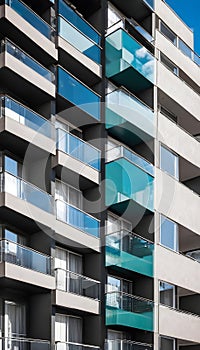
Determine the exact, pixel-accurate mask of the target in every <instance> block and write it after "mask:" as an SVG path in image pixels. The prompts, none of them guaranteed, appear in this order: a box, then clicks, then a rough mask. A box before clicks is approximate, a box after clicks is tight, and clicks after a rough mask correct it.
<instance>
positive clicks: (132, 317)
mask: <svg viewBox="0 0 200 350" xmlns="http://www.w3.org/2000/svg"><path fill="white" fill-rule="evenodd" d="M153 315H154V303H153V301H151V300H148V299H143V298H141V297H138V296H134V295H130V294H126V293H123V292H110V293H107V294H106V325H107V326H111V325H112V326H124V327H131V328H137V329H142V330H145V331H151V332H153V329H154V324H153V322H154V316H153Z"/></svg>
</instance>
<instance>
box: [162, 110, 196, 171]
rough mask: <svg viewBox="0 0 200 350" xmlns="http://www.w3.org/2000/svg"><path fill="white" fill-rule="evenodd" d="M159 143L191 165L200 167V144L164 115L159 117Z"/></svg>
mask: <svg viewBox="0 0 200 350" xmlns="http://www.w3.org/2000/svg"><path fill="white" fill-rule="evenodd" d="M157 135H158V141H160V142H162V143H163V144H165V145H166V146H168V147H169V148H171V149H172V150H174V151H175V152H176V153H177V154H179V155H180V156H181V157H183V158H185V159H186V160H188V161H189V162H190V163H192V164H195V165H196V166H197V167H200V156H199V155H200V142H198V141H197V140H196V139H195V138H193V137H192V136H190V135H189V134H188V133H187V132H185V131H184V130H183V129H181V128H179V127H178V126H177V125H176V124H175V123H173V122H172V121H171V120H169V119H168V118H166V117H165V116H164V115H163V114H162V113H159V115H158V134H157Z"/></svg>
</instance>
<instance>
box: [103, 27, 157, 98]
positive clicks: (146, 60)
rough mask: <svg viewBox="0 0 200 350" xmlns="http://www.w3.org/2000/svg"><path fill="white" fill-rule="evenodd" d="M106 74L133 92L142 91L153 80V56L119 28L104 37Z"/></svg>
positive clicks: (117, 83)
mask: <svg viewBox="0 0 200 350" xmlns="http://www.w3.org/2000/svg"><path fill="white" fill-rule="evenodd" d="M106 76H107V78H109V79H111V80H112V81H113V82H114V83H115V84H116V85H118V86H125V87H126V88H127V89H128V90H130V91H131V92H133V93H134V92H139V91H143V90H145V89H148V88H150V87H152V86H153V84H154V82H155V58H154V56H153V55H152V54H151V53H150V52H149V51H148V50H147V49H146V48H145V47H144V46H142V45H141V44H139V43H138V42H137V41H136V40H135V39H134V38H133V37H132V36H131V35H129V34H128V33H127V32H126V31H125V30H124V29H122V28H119V29H117V30H115V31H114V32H113V33H111V34H109V35H108V36H107V37H106Z"/></svg>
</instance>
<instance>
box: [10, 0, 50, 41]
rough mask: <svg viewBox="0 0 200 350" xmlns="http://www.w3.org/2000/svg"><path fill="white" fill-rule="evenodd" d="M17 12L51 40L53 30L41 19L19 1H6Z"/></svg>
mask: <svg viewBox="0 0 200 350" xmlns="http://www.w3.org/2000/svg"><path fill="white" fill-rule="evenodd" d="M5 3H6V4H7V5H9V6H10V7H11V8H12V9H13V10H14V11H15V12H17V13H18V15H20V16H21V17H22V18H24V19H25V20H26V21H27V22H28V23H30V24H31V25H32V26H33V27H34V28H35V29H37V30H38V31H39V32H40V33H41V34H43V35H44V36H46V37H47V38H48V39H51V36H52V31H53V29H52V28H51V27H50V26H49V25H48V23H46V22H45V21H44V20H43V19H42V18H41V17H39V16H38V15H37V14H36V13H35V12H33V11H32V10H31V9H30V8H29V7H28V6H26V5H25V4H24V3H23V2H21V1H19V0H5Z"/></svg>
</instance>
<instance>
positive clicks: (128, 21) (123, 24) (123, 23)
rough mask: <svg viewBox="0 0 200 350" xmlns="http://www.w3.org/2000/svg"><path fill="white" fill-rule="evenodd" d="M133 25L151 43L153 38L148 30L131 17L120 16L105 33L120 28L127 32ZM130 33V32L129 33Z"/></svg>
mask: <svg viewBox="0 0 200 350" xmlns="http://www.w3.org/2000/svg"><path fill="white" fill-rule="evenodd" d="M130 26H131V27H133V28H134V29H135V30H136V31H137V32H138V33H140V34H141V35H142V36H143V37H144V38H145V39H146V40H147V41H148V42H150V43H153V41H154V38H153V37H152V35H151V34H149V32H147V31H146V29H144V28H143V27H142V26H141V25H140V24H138V23H137V22H136V21H135V20H134V19H133V18H126V17H124V18H122V19H121V20H119V21H118V22H116V23H114V24H113V25H112V26H111V27H109V28H108V29H107V34H110V33H113V32H114V31H115V30H117V29H119V28H122V29H125V30H127V31H128V32H129V29H131V27H130ZM130 35H131V33H130Z"/></svg>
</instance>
